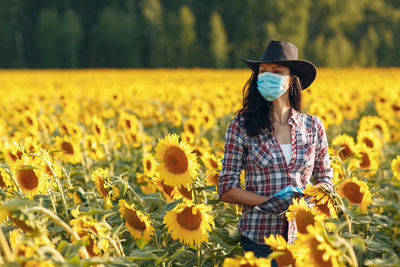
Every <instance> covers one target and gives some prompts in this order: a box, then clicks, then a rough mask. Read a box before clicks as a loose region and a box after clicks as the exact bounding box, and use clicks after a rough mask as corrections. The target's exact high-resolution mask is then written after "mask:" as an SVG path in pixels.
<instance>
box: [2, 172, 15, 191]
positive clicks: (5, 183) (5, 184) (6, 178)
mask: <svg viewBox="0 0 400 267" xmlns="http://www.w3.org/2000/svg"><path fill="white" fill-rule="evenodd" d="M0 187H1V188H3V189H6V188H11V189H14V190H15V189H16V187H15V184H14V182H13V180H12V179H11V177H10V175H9V174H8V172H6V170H5V169H3V168H2V167H0Z"/></svg>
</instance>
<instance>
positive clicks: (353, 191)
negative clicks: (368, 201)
mask: <svg viewBox="0 0 400 267" xmlns="http://www.w3.org/2000/svg"><path fill="white" fill-rule="evenodd" d="M343 192H344V195H345V196H346V198H347V199H348V200H349V201H350V202H351V203H354V204H361V202H362V199H363V196H364V193H361V192H360V186H359V185H358V184H356V183H353V182H351V183H347V184H346V185H345V186H344V187H343Z"/></svg>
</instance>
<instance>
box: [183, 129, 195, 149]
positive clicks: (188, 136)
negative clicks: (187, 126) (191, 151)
mask: <svg viewBox="0 0 400 267" xmlns="http://www.w3.org/2000/svg"><path fill="white" fill-rule="evenodd" d="M180 136H181V139H182V140H183V141H184V142H186V143H187V144H190V145H193V146H194V142H195V137H194V136H193V135H191V134H188V133H187V132H181V133H180Z"/></svg>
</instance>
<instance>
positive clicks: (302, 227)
mask: <svg viewBox="0 0 400 267" xmlns="http://www.w3.org/2000/svg"><path fill="white" fill-rule="evenodd" d="M310 224H312V225H313V224H314V216H313V215H312V214H311V213H309V212H308V211H306V210H304V209H299V210H298V211H297V212H296V225H297V230H298V231H299V233H302V234H306V233H307V225H310Z"/></svg>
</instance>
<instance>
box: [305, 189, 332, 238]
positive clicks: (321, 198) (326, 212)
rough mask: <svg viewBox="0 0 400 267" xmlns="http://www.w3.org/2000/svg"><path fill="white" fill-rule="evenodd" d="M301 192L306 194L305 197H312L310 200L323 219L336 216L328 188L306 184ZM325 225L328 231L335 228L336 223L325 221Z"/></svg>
mask: <svg viewBox="0 0 400 267" xmlns="http://www.w3.org/2000/svg"><path fill="white" fill-rule="evenodd" d="M303 193H304V195H306V197H308V196H311V197H312V198H311V199H310V202H311V203H313V204H314V205H315V206H316V211H317V213H318V214H321V215H322V216H323V219H324V220H325V219H326V218H336V219H337V218H338V215H337V212H336V209H335V202H334V200H333V199H332V197H331V194H330V191H329V190H327V189H325V188H323V187H320V186H313V185H310V184H307V186H306V188H305V189H304V192H303ZM325 226H326V228H327V229H328V230H329V231H332V230H334V229H335V228H336V225H335V224H334V223H331V222H325Z"/></svg>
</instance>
